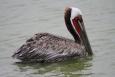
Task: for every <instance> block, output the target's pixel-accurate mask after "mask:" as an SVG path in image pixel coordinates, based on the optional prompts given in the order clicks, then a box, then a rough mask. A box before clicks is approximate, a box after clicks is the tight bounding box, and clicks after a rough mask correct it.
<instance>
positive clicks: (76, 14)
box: [64, 7, 93, 55]
mask: <svg viewBox="0 0 115 77" xmlns="http://www.w3.org/2000/svg"><path fill="white" fill-rule="evenodd" d="M64 19H65V24H66V27H67V29H68V30H69V32H70V33H71V34H72V36H73V37H74V39H75V41H76V42H77V43H79V44H81V45H83V46H84V47H85V50H86V52H88V54H89V55H92V54H93V53H92V49H91V46H90V43H89V40H88V37H87V33H86V30H85V26H84V22H83V19H82V12H81V11H80V9H78V8H74V7H66V8H65V15H64Z"/></svg>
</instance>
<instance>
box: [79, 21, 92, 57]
mask: <svg viewBox="0 0 115 77" xmlns="http://www.w3.org/2000/svg"><path fill="white" fill-rule="evenodd" d="M78 24H79V26H80V27H81V32H80V33H79V34H80V37H81V44H83V45H84V47H85V49H86V52H87V53H88V54H89V55H93V53H92V49H91V45H90V42H89V40H88V37H87V33H86V30H85V26H84V22H83V21H78Z"/></svg>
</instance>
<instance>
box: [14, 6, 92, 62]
mask: <svg viewBox="0 0 115 77" xmlns="http://www.w3.org/2000/svg"><path fill="white" fill-rule="evenodd" d="M64 19H65V24H66V27H67V29H68V30H69V32H70V33H71V34H72V36H73V37H74V39H75V41H73V40H70V39H66V38H64V37H61V36H55V35H52V34H50V33H38V34H35V35H34V36H33V37H32V38H30V39H28V40H27V41H26V43H25V44H23V45H22V46H21V47H20V48H19V49H18V50H17V51H16V52H15V53H14V54H13V57H14V58H17V59H20V60H22V61H37V62H57V61H63V60H67V59H77V58H81V57H85V56H88V55H92V54H93V53H92V49H91V46H90V43H89V40H88V37H87V34H86V31H85V26H84V22H83V19H82V13H81V11H80V10H79V9H78V8H74V7H67V8H66V9H65V13H64Z"/></svg>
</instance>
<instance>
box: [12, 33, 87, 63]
mask: <svg viewBox="0 0 115 77" xmlns="http://www.w3.org/2000/svg"><path fill="white" fill-rule="evenodd" d="M86 55H87V52H85V50H84V47H83V46H81V45H80V44H78V43H76V42H74V41H73V40H70V39H66V38H64V37H60V36H55V35H52V34H49V33H38V34H35V35H34V36H33V37H32V38H30V39H28V40H27V41H26V43H25V44H23V45H22V46H21V47H20V48H19V49H18V50H17V52H16V53H15V54H14V55H13V57H15V58H18V59H21V60H22V61H38V62H56V61H63V60H66V59H72V58H80V57H83V56H86Z"/></svg>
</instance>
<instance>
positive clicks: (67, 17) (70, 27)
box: [64, 8, 81, 43]
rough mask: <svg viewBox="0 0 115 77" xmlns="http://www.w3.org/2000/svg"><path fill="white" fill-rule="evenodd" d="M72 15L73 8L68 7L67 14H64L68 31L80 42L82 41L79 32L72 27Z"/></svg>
mask: <svg viewBox="0 0 115 77" xmlns="http://www.w3.org/2000/svg"><path fill="white" fill-rule="evenodd" d="M70 17H71V8H68V9H67V10H66V12H65V16H64V19H65V24H66V27H67V29H68V31H69V32H70V33H71V34H72V36H73V37H74V39H75V41H76V42H78V43H80V42H81V41H80V38H79V36H78V34H76V31H75V30H74V28H73V27H72V24H71V20H70Z"/></svg>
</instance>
